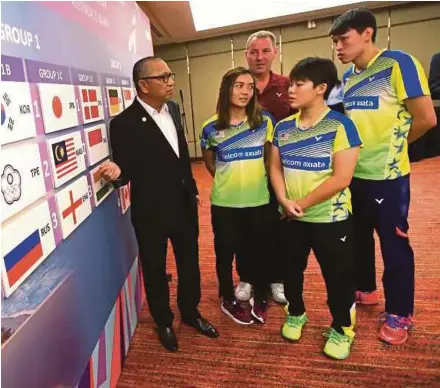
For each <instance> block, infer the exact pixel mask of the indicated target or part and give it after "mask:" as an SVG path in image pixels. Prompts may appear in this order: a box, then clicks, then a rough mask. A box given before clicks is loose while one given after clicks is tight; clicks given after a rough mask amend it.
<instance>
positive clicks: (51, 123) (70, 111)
mask: <svg viewBox="0 0 440 388" xmlns="http://www.w3.org/2000/svg"><path fill="white" fill-rule="evenodd" d="M38 89H39V92H40V101H41V111H42V115H43V120H44V130H45V132H46V133H51V132H55V131H59V130H61V129H66V128H71V127H75V126H77V125H78V113H77V104H76V99H75V91H74V87H73V85H60V84H38Z"/></svg>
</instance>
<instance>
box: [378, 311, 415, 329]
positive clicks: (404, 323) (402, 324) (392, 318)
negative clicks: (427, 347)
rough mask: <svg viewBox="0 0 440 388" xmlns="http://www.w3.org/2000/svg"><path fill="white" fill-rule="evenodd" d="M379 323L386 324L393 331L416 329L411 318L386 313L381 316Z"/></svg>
mask: <svg viewBox="0 0 440 388" xmlns="http://www.w3.org/2000/svg"><path fill="white" fill-rule="evenodd" d="M379 322H381V323H384V322H386V323H387V325H388V326H390V327H391V328H392V329H412V328H413V327H414V324H413V322H412V321H411V319H410V318H406V317H400V316H398V315H394V314H389V313H387V312H386V311H385V312H383V313H382V314H381V315H380V318H379Z"/></svg>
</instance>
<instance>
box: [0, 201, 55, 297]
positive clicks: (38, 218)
mask: <svg viewBox="0 0 440 388" xmlns="http://www.w3.org/2000/svg"><path fill="white" fill-rule="evenodd" d="M55 246H56V243H55V237H54V232H53V227H52V221H51V215H50V210H49V205H48V204H47V202H46V201H44V202H43V203H41V204H40V205H38V206H36V207H34V208H32V209H30V210H28V211H26V212H22V213H20V214H19V216H18V217H17V218H15V219H13V220H11V222H8V223H7V224H6V225H5V226H2V253H3V263H2V280H3V286H4V287H3V289H4V291H5V295H6V296H9V295H10V294H11V293H12V292H13V291H14V290H15V289H17V287H18V286H19V285H20V284H21V283H23V282H24V281H25V280H26V278H27V277H28V276H29V275H30V274H31V273H32V272H33V271H34V270H35V269H36V268H37V267H38V266H39V265H40V264H41V262H42V261H43V260H44V259H45V258H46V257H47V256H48V255H49V254H50V253H51V252H52V251H53V250H54V249H55Z"/></svg>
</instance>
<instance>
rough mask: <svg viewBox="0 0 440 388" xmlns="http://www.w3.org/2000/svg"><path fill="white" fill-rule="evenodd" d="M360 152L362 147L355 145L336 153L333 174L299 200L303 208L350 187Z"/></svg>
mask: <svg viewBox="0 0 440 388" xmlns="http://www.w3.org/2000/svg"><path fill="white" fill-rule="evenodd" d="M359 153H360V147H353V148H349V149H346V150H344V151H339V152H337V153H336V154H334V155H333V175H332V176H331V177H330V178H328V179H327V180H326V181H324V182H323V183H322V184H320V185H319V186H318V187H316V188H315V190H313V191H312V192H310V193H309V194H308V195H306V196H305V197H304V198H302V199H301V200H299V201H298V205H299V206H300V207H301V209H303V210H305V209H307V208H309V207H312V206H314V205H316V204H318V203H321V202H323V201H325V200H327V199H330V198H331V197H333V196H334V195H335V194H337V193H339V192H340V191H342V190H344V189H345V188H346V187H348V185H349V184H350V182H351V180H352V178H353V173H354V169H355V167H356V163H357V160H358V157H359Z"/></svg>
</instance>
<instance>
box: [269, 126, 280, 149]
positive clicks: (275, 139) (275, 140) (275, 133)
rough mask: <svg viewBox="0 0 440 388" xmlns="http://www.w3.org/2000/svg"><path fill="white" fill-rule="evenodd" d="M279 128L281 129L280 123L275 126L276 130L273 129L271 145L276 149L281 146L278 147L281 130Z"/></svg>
mask: <svg viewBox="0 0 440 388" xmlns="http://www.w3.org/2000/svg"><path fill="white" fill-rule="evenodd" d="M279 128H280V123H278V124H277V125H275V128H274V129H273V131H272V140H271V143H272V144H273V145H274V146H275V147H279V145H278V140H279V139H278V136H279V133H278V130H279Z"/></svg>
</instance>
